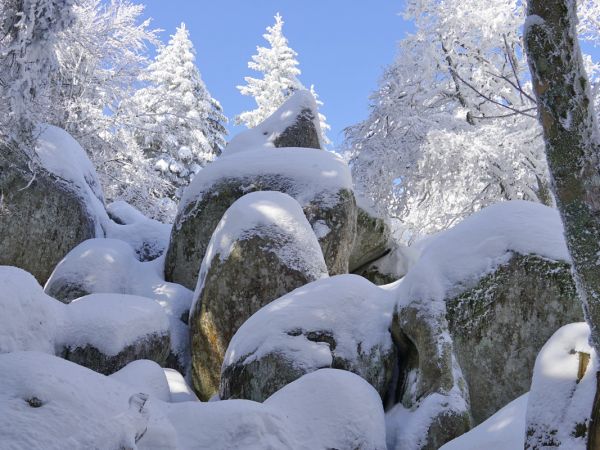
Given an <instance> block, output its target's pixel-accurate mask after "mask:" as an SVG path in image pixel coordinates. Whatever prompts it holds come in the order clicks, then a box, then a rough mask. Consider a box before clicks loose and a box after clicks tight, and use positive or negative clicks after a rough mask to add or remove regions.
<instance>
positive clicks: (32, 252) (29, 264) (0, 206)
mask: <svg viewBox="0 0 600 450" xmlns="http://www.w3.org/2000/svg"><path fill="white" fill-rule="evenodd" d="M34 170H35V172H32V171H31V170H30V169H29V167H28V164H27V158H26V157H25V155H24V154H22V153H21V151H20V150H18V149H15V148H11V147H10V146H2V147H1V148H0V265H10V266H16V267H20V268H23V269H25V270H27V271H28V272H30V273H31V274H32V275H33V276H34V277H35V278H36V279H37V280H38V282H39V283H40V284H44V283H45V282H46V280H47V279H48V277H49V276H50V273H51V272H52V270H53V269H54V267H55V266H56V264H58V262H59V261H60V260H61V259H62V258H63V257H64V256H65V255H66V254H67V253H68V252H69V251H70V250H71V249H72V248H73V247H75V246H76V245H77V244H79V243H80V242H82V241H84V240H86V239H89V238H93V237H95V234H96V222H95V220H94V218H93V217H92V216H91V215H90V213H89V211H88V209H87V207H86V204H85V200H84V199H83V198H82V197H81V196H80V195H79V194H78V191H77V189H76V188H75V187H74V186H73V185H71V184H70V183H69V182H67V181H65V180H62V179H60V178H58V177H56V176H54V175H53V174H51V173H50V172H48V171H46V170H44V169H43V168H41V167H36V168H35V169H34Z"/></svg>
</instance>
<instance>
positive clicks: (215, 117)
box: [128, 23, 227, 197]
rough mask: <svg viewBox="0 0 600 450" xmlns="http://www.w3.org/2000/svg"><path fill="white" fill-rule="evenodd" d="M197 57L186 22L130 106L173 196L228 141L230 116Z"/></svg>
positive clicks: (139, 137)
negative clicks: (208, 83)
mask: <svg viewBox="0 0 600 450" xmlns="http://www.w3.org/2000/svg"><path fill="white" fill-rule="evenodd" d="M195 59H196V57H195V51H194V47H193V44H192V42H191V40H190V38H189V32H188V30H187V28H186V27H185V24H183V23H182V24H181V26H180V27H179V28H177V31H176V32H175V34H174V35H173V36H171V40H170V41H169V44H168V45H167V46H165V47H162V48H160V49H159V51H158V55H157V56H156V59H155V61H154V62H153V63H152V64H150V65H149V66H148V68H147V70H146V72H145V74H144V75H143V76H142V79H143V80H144V81H146V82H147V83H148V86H146V87H144V88H142V89H140V90H138V91H137V92H136V93H135V95H134V97H133V99H132V101H131V103H130V105H129V106H128V107H129V109H130V110H131V115H132V122H133V125H134V136H135V141H136V143H137V144H138V145H139V146H140V148H141V149H142V150H143V152H144V153H145V155H146V156H148V157H150V158H152V160H153V161H154V169H155V170H156V171H158V172H159V173H160V174H161V175H162V176H163V177H164V178H165V179H166V180H168V182H169V183H170V184H171V185H172V187H173V189H172V192H171V196H173V197H180V195H181V190H182V189H183V187H185V186H187V185H188V184H189V182H190V180H191V178H192V177H193V176H194V174H196V173H197V172H198V171H199V170H200V169H201V168H202V167H204V166H205V165H206V164H208V163H209V162H211V161H212V160H213V159H214V158H215V157H216V156H218V155H219V154H220V153H221V149H222V148H223V147H224V145H225V134H226V130H225V127H224V125H223V124H224V123H226V122H227V119H226V117H225V116H224V115H223V112H222V108H221V105H220V104H219V102H218V101H217V100H215V99H214V98H212V97H211V95H210V93H209V92H208V90H207V88H206V85H205V84H204V82H203V81H202V78H201V76H200V72H199V71H198V68H197V67H196V65H195V64H194V61H195Z"/></svg>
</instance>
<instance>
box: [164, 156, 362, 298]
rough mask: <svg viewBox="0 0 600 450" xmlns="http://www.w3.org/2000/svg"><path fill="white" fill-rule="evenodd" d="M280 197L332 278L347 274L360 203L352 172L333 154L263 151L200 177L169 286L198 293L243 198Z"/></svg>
mask: <svg viewBox="0 0 600 450" xmlns="http://www.w3.org/2000/svg"><path fill="white" fill-rule="evenodd" d="M254 191H279V192H284V193H286V194H289V195H290V196H292V197H293V198H294V199H295V200H296V201H298V203H300V205H301V206H302V209H303V210H304V214H305V215H306V217H307V219H308V221H309V223H310V224H311V226H312V228H313V230H314V231H315V234H316V235H317V238H318V240H319V244H320V245H321V248H322V251H323V256H324V257H325V262H326V263H327V267H328V269H329V273H330V274H338V273H346V272H348V261H349V258H350V253H351V251H352V246H353V243H354V238H355V233H356V202H355V200H354V195H353V193H352V180H351V176H350V172H349V169H348V166H347V165H346V164H345V163H344V162H343V161H342V160H341V159H340V158H338V157H337V156H336V155H334V154H333V153H329V152H325V151H321V150H315V149H301V148H285V149H270V150H269V149H266V150H265V149H262V150H254V151H247V152H240V153H238V154H233V155H231V156H223V157H221V158H220V159H219V160H217V161H215V162H213V163H212V164H210V165H208V166H207V167H205V168H204V169H203V170H202V171H201V172H200V173H198V174H197V175H196V176H195V177H194V180H193V181H192V184H191V185H190V186H188V188H187V189H186V190H185V192H184V194H183V198H182V200H181V203H180V205H179V211H178V214H177V217H176V219H175V223H174V225H173V230H172V232H171V241H170V244H169V249H168V251H167V255H166V260H165V276H166V279H167V280H169V281H174V282H176V283H180V284H183V285H184V286H186V287H188V288H189V289H194V287H195V286H196V282H197V279H198V271H199V269H200V263H201V261H202V258H203V257H204V254H205V253H206V250H207V247H208V242H209V240H210V238H211V236H212V234H213V232H214V230H215V228H216V227H217V224H218V223H219V221H220V220H221V218H222V217H223V214H225V211H226V210H227V209H228V208H229V207H230V206H231V205H232V204H233V203H234V202H235V201H236V200H237V199H238V198H240V197H242V196H243V195H245V194H247V193H249V192H254Z"/></svg>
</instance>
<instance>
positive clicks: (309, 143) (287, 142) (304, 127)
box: [273, 108, 321, 148]
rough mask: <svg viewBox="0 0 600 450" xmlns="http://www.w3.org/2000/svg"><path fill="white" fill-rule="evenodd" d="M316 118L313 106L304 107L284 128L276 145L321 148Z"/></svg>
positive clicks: (277, 138)
mask: <svg viewBox="0 0 600 450" xmlns="http://www.w3.org/2000/svg"><path fill="white" fill-rule="evenodd" d="M315 119H317V116H316V115H315V113H314V111H313V110H312V109H311V108H303V109H302V110H300V113H299V114H298V115H297V116H296V119H295V121H294V123H293V124H291V125H290V126H288V127H287V128H286V129H285V130H283V131H282V132H281V133H280V134H279V135H278V136H277V137H276V138H275V139H274V141H273V144H274V145H275V147H302V148H321V143H320V142H319V132H318V131H317V127H316V126H315Z"/></svg>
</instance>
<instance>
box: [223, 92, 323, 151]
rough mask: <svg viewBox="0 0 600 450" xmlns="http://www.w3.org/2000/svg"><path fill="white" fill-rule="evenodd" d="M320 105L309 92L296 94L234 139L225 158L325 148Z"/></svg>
mask: <svg viewBox="0 0 600 450" xmlns="http://www.w3.org/2000/svg"><path fill="white" fill-rule="evenodd" d="M321 142H322V135H321V127H320V124H319V113H318V106H317V102H316V101H315V98H314V96H313V95H312V94H311V92H310V91H308V90H306V89H302V90H298V91H296V92H294V94H292V95H291V96H290V97H289V98H288V99H287V100H286V101H285V102H284V103H283V105H281V106H280V107H279V108H278V109H277V110H276V111H275V112H274V113H273V114H271V116H269V117H267V118H266V119H265V120H264V121H262V122H261V123H260V124H258V125H257V126H256V127H255V128H252V129H250V130H248V131H244V132H242V133H240V134H238V135H237V136H235V137H234V138H233V139H232V140H231V142H229V144H228V145H227V147H225V150H224V152H223V154H224V155H231V154H234V153H239V152H241V151H246V150H257V149H259V148H273V147H303V148H319V149H320V148H322V145H321Z"/></svg>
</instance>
